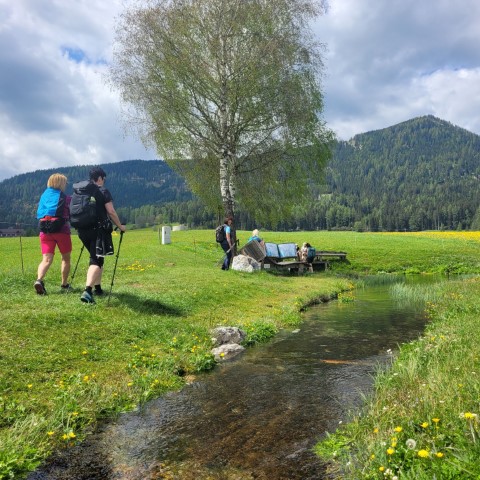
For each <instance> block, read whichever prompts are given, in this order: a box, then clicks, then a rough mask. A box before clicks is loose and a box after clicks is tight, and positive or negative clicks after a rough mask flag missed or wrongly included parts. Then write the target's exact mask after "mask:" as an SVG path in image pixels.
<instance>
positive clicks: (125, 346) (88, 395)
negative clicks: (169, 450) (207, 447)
mask: <svg viewBox="0 0 480 480" xmlns="http://www.w3.org/2000/svg"><path fill="white" fill-rule="evenodd" d="M248 235H249V233H248V232H238V236H239V238H240V240H241V241H242V240H246V239H247V237H248ZM262 236H263V238H264V239H265V240H266V241H273V242H277V243H282V242H296V243H303V242H305V241H308V242H310V243H311V244H312V245H313V246H315V247H316V248H317V249H318V250H339V251H346V252H348V257H347V258H348V261H347V262H340V261H332V262H331V265H330V269H329V270H328V271H327V272H318V273H314V274H306V275H304V276H288V275H275V274H272V273H268V272H257V273H255V274H244V273H240V272H234V271H228V272H223V271H221V270H220V267H219V265H220V264H219V261H220V260H221V259H222V258H223V251H222V250H221V248H219V247H218V246H217V245H216V243H215V242H214V234H213V231H179V232H172V236H171V238H172V243H171V244H170V245H161V242H160V238H159V234H158V232H157V231H156V230H151V229H149V230H134V231H127V233H126V234H125V235H124V237H123V242H122V245H121V251H120V255H119V256H118V263H117V269H116V273H115V282H114V285H113V288H112V294H111V296H110V298H109V299H108V298H106V297H104V298H99V299H97V304H96V305H94V306H92V305H86V304H83V303H81V302H80V300H79V297H80V294H81V291H82V289H83V286H84V281H85V272H86V269H87V265H88V257H87V254H86V252H84V253H83V256H82V258H80V262H79V266H78V270H77V273H76V275H75V279H74V281H73V292H71V293H62V292H60V274H59V268H60V256H59V255H56V259H55V262H54V264H53V266H52V267H51V269H50V271H49V272H48V274H47V277H46V282H45V283H46V289H47V291H48V295H47V296H38V295H36V293H35V290H34V289H33V282H34V281H35V278H36V270H37V266H38V263H39V262H40V260H41V254H40V247H39V241H38V238H22V239H18V238H9V239H6V238H2V239H0V251H1V253H2V255H1V260H0V284H1V289H2V296H1V300H0V302H1V320H0V328H1V330H0V332H1V335H0V478H1V479H3V478H21V476H22V475H23V474H25V473H26V472H28V471H30V470H32V469H34V468H35V467H36V466H37V465H38V464H39V463H40V462H41V461H42V460H43V459H44V458H45V457H46V456H48V454H49V453H50V452H51V451H52V450H53V449H56V448H66V447H68V446H71V445H73V444H75V443H76V442H79V441H81V440H82V438H84V437H85V435H86V434H88V432H89V431H90V430H91V428H92V427H93V426H94V425H95V422H96V421H97V420H98V419H100V418H106V417H107V418H108V417H111V416H114V415H116V414H118V413H120V412H123V411H128V410H132V409H134V408H136V406H138V405H139V404H141V403H142V402H145V401H146V400H148V399H150V398H153V397H155V396H159V395H161V394H162V393H164V392H166V391H170V390H175V389H179V388H181V387H182V385H184V384H185V382H188V381H191V380H192V379H193V378H194V375H195V374H196V373H198V372H201V371H205V370H209V369H211V368H213V367H214V365H215V361H214V358H213V357H212V355H211V353H210V350H211V339H210V331H211V329H212V328H214V327H216V326H219V325H234V326H239V327H241V328H243V329H244V330H245V331H246V332H247V335H248V337H247V340H246V343H247V344H250V345H254V344H255V343H258V342H263V341H266V340H268V339H269V338H270V337H271V336H272V335H274V334H275V332H276V331H277V330H278V329H279V328H293V327H294V326H296V325H298V323H299V322H300V321H301V310H302V309H304V308H305V307H307V306H308V305H310V304H313V303H315V302H318V301H325V300H328V299H330V298H334V297H335V296H336V295H337V294H338V293H340V292H342V291H345V290H348V289H351V288H353V285H352V283H351V281H350V280H349V279H351V278H354V277H357V276H360V275H363V274H367V273H368V274H375V273H380V272H404V273H432V272H442V273H479V272H480V257H479V255H478V249H479V246H480V243H479V240H480V234H479V233H478V232H474V233H462V232H453V233H449V232H432V233H427V232H425V233H417V234H415V233H355V232H262ZM119 239H120V236H118V235H116V236H114V243H115V246H116V247H117V246H118V242H119ZM73 242H74V250H73V253H72V273H73V269H74V267H75V264H76V262H77V259H78V257H79V252H80V243H79V241H78V238H77V237H76V236H75V235H73ZM241 243H242V242H241ZM116 254H117V252H116ZM116 259H117V257H116V255H115V256H112V257H109V258H107V259H106V262H105V272H104V277H103V288H104V290H106V291H107V292H108V291H109V290H110V288H111V280H112V273H113V269H114V264H115V260H116ZM446 285H447V284H446ZM448 285H449V286H445V287H444V288H445V291H442V292H440V293H439V294H438V299H437V300H438V301H437V302H436V303H435V304H433V303H432V304H431V305H430V304H428V306H427V307H426V308H429V313H430V315H431V317H432V323H431V325H430V326H429V329H434V328H435V325H439V327H438V328H440V329H442V328H444V327H443V326H442V325H443V323H442V322H443V321H447V320H445V319H448V321H450V322H451V327H449V329H448V333H447V327H445V332H444V333H439V332H436V331H435V330H432V332H431V333H429V334H428V335H429V336H430V337H435V338H436V339H437V340H436V342H435V343H433V346H430V347H429V348H428V349H426V352H425V353H424V352H423V350H422V351H421V352H420V350H415V348H417V347H412V349H411V352H410V353H411V355H412V356H413V357H414V358H417V357H418V362H419V364H418V365H417V367H416V368H417V369H418V371H419V372H420V373H421V374H422V375H426V374H427V373H428V372H430V370H429V368H430V367H432V368H433V367H434V368H438V372H436V373H435V378H436V380H435V382H433V383H432V385H435V386H438V384H440V383H442V381H443V382H444V384H445V385H446V386H448V387H451V385H452V383H451V381H452V380H451V379H447V378H446V377H444V375H447V374H449V372H450V371H451V370H452V371H453V376H454V377H455V381H457V383H460V382H464V383H462V385H468V383H467V381H466V380H467V378H465V379H463V378H462V380H460V373H462V375H463V374H465V375H466V376H467V375H470V377H472V375H474V374H472V373H471V372H474V371H475V369H476V371H477V372H478V371H479V369H478V348H476V345H478V339H477V338H476V337H475V335H474V334H473V333H475V332H474V328H473V324H474V322H475V320H476V321H477V322H478V320H479V317H480V302H479V303H478V304H477V303H475V302H476V298H479V297H478V293H479V292H478V289H479V288H480V286H479V284H478V283H477V282H476V281H474V280H470V281H468V282H459V285H458V286H453V285H454V284H453V283H452V284H448ZM449 289H451V291H450V290H449ZM460 292H461V293H460ZM407 295H408V292H407ZM452 295H461V296H459V297H458V298H457V297H455V301H453V300H452V298H453V297H452ZM467 300H468V302H467ZM425 301H426V302H427V301H430V300H429V299H425ZM426 305H427V304H426ZM452 309H453V310H452ZM462 309H463V310H462ZM444 317H445V318H444ZM466 319H468V321H469V322H471V325H470V323H469V325H470V327H466V328H465V329H462V330H461V331H456V330H455V328H454V326H455V324H456V322H457V320H458V321H462V322H466ZM470 328H471V330H470ZM476 330H478V328H477V329H476ZM440 335H444V337H445V340H444V341H443V340H442V342H440V340H439V339H440V338H441V337H440ZM454 336H455V338H454ZM430 337H429V338H430ZM464 337H468V339H464ZM464 340H465V341H467V340H468V341H469V342H471V343H468V345H469V348H471V349H472V351H471V352H469V354H471V355H469V356H467V355H466V351H465V349H464V348H463V345H464ZM475 340H476V342H477V343H476V344H475ZM419 342H420V343H419V347H418V348H420V347H422V348H423V347H426V346H428V345H430V343H431V342H430V340H428V341H427V340H425V339H423V340H419ZM422 342H423V343H422ZM437 344H438V345H439V346H437ZM440 345H441V347H442V348H440ZM443 348H448V352H447V353H448V355H445V358H444V359H443V360H444V363H443V364H442V365H441V366H440V364H439V365H438V367H437V366H436V364H435V362H433V361H430V360H428V361H427V360H426V358H429V357H428V355H431V354H433V353H435V352H443V350H442V349H443ZM419 352H420V353H419ZM454 352H456V355H455V359H457V357H458V362H461V361H462V359H464V360H465V363H467V359H468V369H465V371H464V367H466V365H463V366H462V365H460V363H459V365H457V363H455V365H454V366H453V363H452V365H451V366H452V368H450V367H449V359H451V358H453V353H454ZM402 354H403V352H401V355H402ZM425 355H427V356H426V357H425ZM440 357H441V358H443V356H442V355H439V357H438V361H440ZM412 361H413V360H412ZM456 361H457V360H455V362H456ZM422 362H424V363H422ZM471 362H473V363H471ZM475 362H477V363H476V365H477V367H475ZM396 365H397V364H395V365H394V368H395V367H396ZM408 365H409V370H408V372H407V374H408V375H409V376H408V378H409V379H410V380H411V382H412V384H413V385H409V384H407V383H405V384H403V385H402V386H401V387H402V388H404V389H402V388H401V389H400V391H399V393H398V396H399V397H398V398H393V399H392V398H391V397H390V396H389V395H390V394H388V395H387V396H386V397H385V398H383V399H382V400H379V402H380V403H379V407H378V408H379V409H380V410H381V411H382V412H383V408H384V407H386V408H388V409H392V411H393V410H394V408H393V406H392V405H393V404H395V405H399V402H400V399H403V400H405V401H407V400H406V399H407V393H408V391H407V390H405V388H407V387H408V388H413V386H417V387H418V385H417V383H418V382H417V380H416V375H417V371H416V370H414V369H413V366H411V365H410V361H409V363H408ZM457 366H458V369H457V370H455V368H457ZM467 370H468V371H467ZM390 372H394V370H393V369H392V370H390V371H389V372H388V373H386V374H382V375H380V376H379V379H380V380H379V385H382V384H386V385H390V382H391V381H390V380H389V378H390V377H389V376H388V375H389V374H390ZM468 372H470V373H468ZM451 373H452V372H451ZM392 375H393V373H392ZM475 375H476V373H475ZM399 377H400V374H398V375H396V376H395V377H394V379H395V381H398V378H399ZM402 378H403V377H402ZM422 378H423V377H422ZM473 378H475V377H473ZM427 380H428V379H426V380H425V381H427ZM471 383H472V384H473V383H474V382H471ZM428 385H429V387H428V388H429V391H430V389H432V388H433V386H431V385H430V380H428ZM445 388H447V387H445ZM462 388H463V387H462ZM380 390H381V388H380V386H379V387H377V392H380ZM460 391H461V394H459V395H457V397H458V399H459V400H458V402H459V403H456V404H455V406H456V408H457V410H458V409H459V408H460V406H461V407H462V408H463V410H461V411H459V412H458V415H460V414H461V413H463V414H464V415H466V414H467V413H469V414H471V415H476V413H475V412H477V413H478V412H479V410H480V406H479V405H478V398H479V397H478V395H477V397H476V401H477V403H476V404H468V402H467V403H465V404H463V403H461V402H463V401H465V400H466V399H467V398H470V394H474V393H477V394H478V392H477V391H476V390H475V389H470V388H468V389H467V388H463V389H462V390H460ZM467 391H468V395H467V393H466V392H467ZM420 393H422V395H423V391H422V390H421V389H420V391H419V392H418V393H412V394H411V395H414V394H415V395H420ZM408 394H409V395H410V393H408ZM404 397H405V398H404ZM457 397H456V398H457ZM409 398H410V397H409ZM412 398H413V397H412ZM419 398H420V397H419ZM421 398H423V396H421ZM425 398H426V399H425V401H423V400H418V401H419V402H421V403H422V405H423V404H425V405H424V410H422V412H421V413H422V415H426V414H427V412H428V413H429V414H431V415H430V416H432V415H437V416H438V418H440V420H439V422H438V423H435V426H437V427H438V428H439V429H440V428H441V427H442V426H443V425H444V424H445V426H446V423H441V422H446V417H440V413H435V412H438V410H435V412H434V411H433V410H428V408H429V407H428V405H430V403H431V402H432V401H433V399H434V390H432V395H429V396H427V397H425ZM409 401H410V402H411V398H410V400H409ZM392 402H393V403H392ZM429 402H430V403H429ZM407 403H408V402H407ZM417 404H418V403H417ZM417 404H415V408H417ZM444 404H447V400H446V399H445V400H444V403H443V404H442V405H444ZM372 408H373V407H372ZM404 408H405V412H406V413H411V412H412V408H413V407H412V405H410V406H409V407H408V408H407V405H406V406H405V407H404ZM452 408H453V407H452ZM388 411H389V412H390V411H391V410H388ZM399 411H400V410H399ZM455 411H456V410H455ZM372 415H376V416H378V411H375V413H372ZM418 415H420V412H419V413H418ZM458 415H457V417H458ZM380 417H381V418H382V419H383V417H385V422H386V423H385V426H383V425H380V424H378V425H377V423H378V422H377V423H376V424H375V426H374V427H373V429H377V428H378V429H379V431H381V429H383V428H384V429H385V430H384V431H385V432H387V431H388V432H389V431H390V430H389V429H391V428H395V427H398V426H400V425H401V423H400V418H399V419H397V417H395V416H394V415H393V413H392V414H391V415H390V414H389V415H388V416H387V415H383V414H381V415H380ZM365 418H367V417H365ZM423 418H424V417H421V419H423ZM432 418H437V417H432ZM476 418H477V417H469V416H468V418H466V417H465V418H464V419H463V420H465V421H466V423H462V424H461V426H462V427H465V428H466V427H469V428H470V426H471V429H473V430H471V429H467V430H465V435H464V437H465V442H464V443H465V445H468V446H472V445H473V446H475V445H477V444H478V442H477V432H478V430H476V428H477V427H478V423H476ZM372 421H373V420H372ZM422 421H424V422H427V418H426V417H425V420H422ZM392 422H393V424H394V426H393V427H391V426H390V425H391V423H392ZM411 422H412V429H413V428H414V427H415V426H416V423H415V422H416V419H415V420H413V419H412V420H411ZM431 422H432V420H428V423H429V425H433V424H432V423H431ZM397 424H398V425H397ZM358 425H359V426H358V430H351V431H349V432H348V433H343V434H342V436H341V438H343V439H345V438H347V439H348V441H343V440H339V438H340V437H339V438H335V439H334V437H331V438H330V441H331V443H330V445H335V452H336V450H337V446H338V445H340V447H339V448H338V455H337V454H335V455H334V456H333V457H335V458H336V459H337V460H338V459H343V458H345V457H343V456H342V454H341V452H345V451H347V450H348V452H349V453H348V456H352V457H355V458H357V459H358V460H356V461H355V462H353V463H355V465H357V462H364V461H365V458H363V457H362V456H358V457H357V456H356V455H358V452H357V450H356V449H355V448H354V447H353V444H352V443H351V438H349V435H352V434H353V433H352V432H354V434H355V438H356V439H357V437H358V438H360V437H361V433H362V432H363V433H364V436H365V437H366V438H370V437H371V430H372V428H370V427H371V426H372V425H370V424H368V429H367V430H365V429H364V428H365V427H364V426H363V425H360V424H358ZM402 425H403V426H402V429H403V431H407V422H406V421H405V422H404V423H403V424H402ZM352 428H354V427H352ZM415 428H416V427H415ZM419 428H420V430H419V431H420V432H421V433H424V430H421V428H422V427H419ZM432 428H433V427H432ZM432 432H433V433H435V432H436V430H432ZM472 432H473V433H472ZM377 438H380V437H374V439H377ZM365 441H366V440H365ZM381 441H382V442H383V441H384V440H381ZM358 445H362V449H363V445H364V444H363V443H359V444H358ZM379 445H380V444H379ZM445 445H446V446H447V445H450V443H448V441H447V440H445ZM446 446H445V448H443V447H442V448H443V450H442V452H443V453H444V455H445V464H446V460H447V459H448V458H449V452H448V449H447V447H446ZM319 448H320V447H319ZM346 449H347V450H346ZM372 449H374V447H371V449H370V450H371V452H370V453H369V455H370V456H371V455H374V453H373V450H372ZM320 450H321V451H322V454H323V455H324V456H325V457H326V458H333V457H332V455H333V451H332V450H331V449H330V448H329V447H328V446H327V447H325V445H324V447H323V448H320ZM320 450H319V451H320ZM428 451H429V455H431V452H432V451H433V450H432V448H429V450H428ZM354 452H355V453H354ZM471 453H472V454H473V452H471ZM376 455H377V456H376V458H381V459H383V457H382V456H381V454H380V451H378V452H377V454H376ZM368 458H371V457H368ZM385 458H386V460H390V459H391V458H393V457H391V456H389V457H385ZM419 458H420V457H419ZM415 460H417V458H415ZM348 461H349V460H347V461H346V463H348ZM334 464H335V467H333V465H334ZM384 464H385V465H383V464H382V465H377V464H372V463H371V462H370V463H368V465H369V470H368V472H371V471H373V472H374V473H373V474H372V475H373V476H371V477H365V478H384V476H383V474H384V471H380V470H378V469H380V467H382V466H383V467H384V470H385V469H386V468H387V466H388V463H386V461H385V462H384ZM412 464H415V465H416V463H415V462H412ZM419 465H420V466H419V467H418V468H419V469H420V470H421V467H422V464H419ZM370 466H371V469H370ZM332 468H338V469H339V470H342V471H343V469H345V468H346V467H345V466H341V462H340V463H338V462H337V461H335V462H334V463H332ZM375 469H377V470H375ZM392 472H393V470H392ZM477 472H480V469H479V470H477ZM369 474H370V473H369ZM342 475H343V473H342ZM479 475H480V473H479ZM352 478H359V477H358V476H357V477H355V476H353V477H352ZM402 478H407V477H402ZM411 478H414V477H413V476H412V477H411ZM418 478H420V477H418ZM425 478H432V476H431V475H430V477H425ZM437 478H456V477H437ZM458 478H467V477H458ZM472 478H480V477H472Z"/></svg>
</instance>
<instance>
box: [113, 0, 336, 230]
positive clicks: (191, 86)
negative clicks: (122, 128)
mask: <svg viewBox="0 0 480 480" xmlns="http://www.w3.org/2000/svg"><path fill="white" fill-rule="evenodd" d="M324 11H325V4H324V3H323V0H151V1H150V0H149V1H146V2H139V3H138V4H137V5H136V6H135V7H132V8H130V9H128V10H126V11H125V12H124V13H123V14H122V15H121V16H120V18H119V19H118V22H117V28H116V41H115V49H114V57H113V62H112V65H111V67H110V71H109V79H110V81H111V83H112V84H113V86H114V87H115V88H117V89H118V90H119V91H120V94H121V98H122V100H123V102H124V105H125V107H126V110H125V111H126V113H127V114H128V116H127V117H125V118H126V120H127V122H128V123H129V124H130V125H132V124H133V125H134V126H135V127H137V130H136V131H137V132H138V133H139V134H140V136H141V138H142V140H143V142H144V144H145V145H149V146H151V145H153V146H154V147H155V148H156V150H157V152H158V154H159V155H160V157H161V158H163V159H164V160H165V161H166V162H167V163H168V164H169V165H171V166H172V167H173V168H174V169H176V170H177V171H178V172H179V173H180V174H182V175H183V176H184V178H185V179H186V181H187V183H188V184H189V186H190V188H191V189H192V191H193V192H194V193H195V194H196V195H198V196H199V197H200V198H202V199H203V200H204V201H205V202H206V203H207V204H208V205H210V206H211V207H213V208H215V210H216V208H217V207H218V205H222V206H223V211H224V213H225V216H228V215H232V216H234V213H235V208H236V207H237V206H238V205H240V206H241V207H242V209H245V210H246V211H248V212H249V213H250V214H251V215H252V216H253V217H254V218H255V219H256V220H258V221H267V220H268V221H270V222H271V223H276V222H278V221H279V220H281V219H282V217H284V216H287V215H289V213H290V210H291V208H292V206H293V205H294V204H295V203H298V202H300V201H301V199H302V198H303V197H305V196H306V195H308V194H309V181H317V180H319V179H321V177H322V172H323V168H324V166H325V163H326V161H327V159H328V158H329V155H330V150H329V143H330V142H331V140H332V134H331V132H330V131H329V130H328V128H326V126H325V123H324V122H323V121H322V118H321V113H322V109H323V96H322V92H321V83H320V79H321V75H322V69H323V65H322V55H321V54H322V45H321V44H320V43H318V42H317V41H316V39H315V38H314V36H313V35H312V32H311V30H310V28H309V22H311V20H312V19H314V18H315V17H316V16H317V15H320V14H322V13H324ZM132 122H133V123H132Z"/></svg>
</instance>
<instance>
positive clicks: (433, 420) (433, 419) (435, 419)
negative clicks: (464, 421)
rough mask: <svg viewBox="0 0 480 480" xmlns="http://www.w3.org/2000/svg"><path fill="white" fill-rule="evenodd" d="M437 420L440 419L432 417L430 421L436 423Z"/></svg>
mask: <svg viewBox="0 0 480 480" xmlns="http://www.w3.org/2000/svg"><path fill="white" fill-rule="evenodd" d="M439 421H440V419H439V418H432V422H434V423H438V422H439Z"/></svg>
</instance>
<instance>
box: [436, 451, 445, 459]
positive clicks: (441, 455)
mask: <svg viewBox="0 0 480 480" xmlns="http://www.w3.org/2000/svg"><path fill="white" fill-rule="evenodd" d="M435 456H436V457H437V458H442V457H443V453H442V452H437V453H436V454H435Z"/></svg>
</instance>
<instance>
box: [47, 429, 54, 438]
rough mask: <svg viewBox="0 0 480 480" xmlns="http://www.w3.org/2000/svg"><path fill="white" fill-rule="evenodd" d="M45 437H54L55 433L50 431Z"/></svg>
mask: <svg viewBox="0 0 480 480" xmlns="http://www.w3.org/2000/svg"><path fill="white" fill-rule="evenodd" d="M47 435H48V436H49V437H51V436H52V435H55V432H52V430H50V431H49V432H47Z"/></svg>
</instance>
